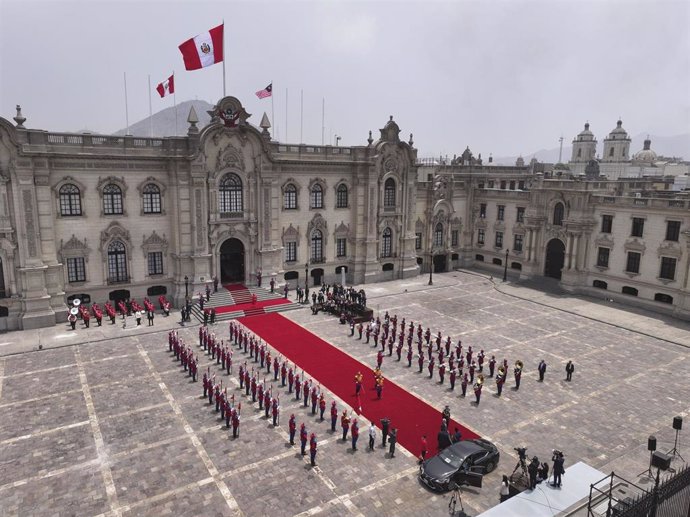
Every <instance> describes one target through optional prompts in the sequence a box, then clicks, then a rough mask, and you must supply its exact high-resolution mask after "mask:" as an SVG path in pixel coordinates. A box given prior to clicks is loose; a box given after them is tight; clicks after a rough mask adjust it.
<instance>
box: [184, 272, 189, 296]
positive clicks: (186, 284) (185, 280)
mask: <svg viewBox="0 0 690 517" xmlns="http://www.w3.org/2000/svg"><path fill="white" fill-rule="evenodd" d="M187 298H189V277H188V276H187V275H185V276H184V299H185V300H186V299H187Z"/></svg>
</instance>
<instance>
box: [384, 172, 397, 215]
mask: <svg viewBox="0 0 690 517" xmlns="http://www.w3.org/2000/svg"><path fill="white" fill-rule="evenodd" d="M383 206H384V208H393V207H395V180H394V179H393V178H388V179H387V180H386V183H384V184H383Z"/></svg>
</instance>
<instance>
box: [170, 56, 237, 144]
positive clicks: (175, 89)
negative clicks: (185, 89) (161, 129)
mask: <svg viewBox="0 0 690 517" xmlns="http://www.w3.org/2000/svg"><path fill="white" fill-rule="evenodd" d="M223 58H225V56H223ZM172 77H173V85H174V84H175V70H173V73H172ZM173 109H174V110H175V136H177V88H174V90H173Z"/></svg>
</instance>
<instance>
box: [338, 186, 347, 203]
mask: <svg viewBox="0 0 690 517" xmlns="http://www.w3.org/2000/svg"><path fill="white" fill-rule="evenodd" d="M335 207H336V208H347V185H345V184H344V183H341V184H340V185H338V189H337V190H336V192H335Z"/></svg>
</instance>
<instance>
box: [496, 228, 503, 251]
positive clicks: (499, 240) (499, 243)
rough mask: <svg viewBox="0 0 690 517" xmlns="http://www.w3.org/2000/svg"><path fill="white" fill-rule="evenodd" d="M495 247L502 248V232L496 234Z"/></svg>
mask: <svg viewBox="0 0 690 517" xmlns="http://www.w3.org/2000/svg"><path fill="white" fill-rule="evenodd" d="M496 247H497V248H502V247H503V232H496Z"/></svg>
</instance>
